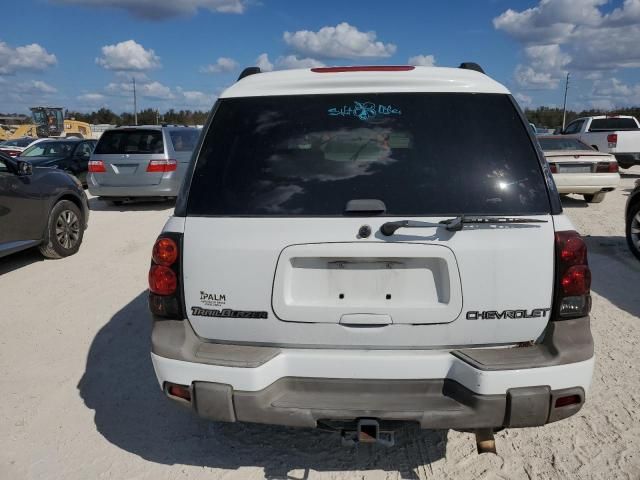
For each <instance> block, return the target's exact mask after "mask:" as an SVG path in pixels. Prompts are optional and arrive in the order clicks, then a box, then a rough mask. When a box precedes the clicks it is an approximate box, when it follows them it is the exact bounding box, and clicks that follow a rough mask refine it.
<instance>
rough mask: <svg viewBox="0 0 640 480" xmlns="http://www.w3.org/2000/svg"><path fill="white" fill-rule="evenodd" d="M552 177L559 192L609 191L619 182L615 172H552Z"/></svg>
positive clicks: (590, 192)
mask: <svg viewBox="0 0 640 480" xmlns="http://www.w3.org/2000/svg"><path fill="white" fill-rule="evenodd" d="M553 179H554V181H555V182H556V187H557V188H558V192H559V193H587V194H593V193H598V192H601V191H605V192H609V191H611V190H614V189H615V188H617V187H618V185H619V184H620V175H619V174H617V173H597V174H589V175H580V174H567V173H554V174H553Z"/></svg>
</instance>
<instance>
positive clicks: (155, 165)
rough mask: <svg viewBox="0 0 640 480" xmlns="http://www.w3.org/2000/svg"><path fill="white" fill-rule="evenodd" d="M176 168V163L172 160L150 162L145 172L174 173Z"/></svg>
mask: <svg viewBox="0 0 640 480" xmlns="http://www.w3.org/2000/svg"><path fill="white" fill-rule="evenodd" d="M177 168H178V162H177V161H176V160H173V159H169V160H166V159H165V160H151V161H150V162H149V165H147V172H175V171H176V169H177Z"/></svg>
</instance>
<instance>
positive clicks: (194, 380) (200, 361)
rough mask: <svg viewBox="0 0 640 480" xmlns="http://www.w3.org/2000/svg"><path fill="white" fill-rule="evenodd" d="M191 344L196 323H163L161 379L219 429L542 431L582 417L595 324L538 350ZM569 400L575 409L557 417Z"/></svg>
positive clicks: (156, 336) (557, 336)
mask: <svg viewBox="0 0 640 480" xmlns="http://www.w3.org/2000/svg"><path fill="white" fill-rule="evenodd" d="M557 325H561V326H560V327H558V326H557ZM189 332H190V333H189ZM192 334H193V332H192V330H191V328H190V327H189V325H188V322H174V321H158V322H156V323H155V325H154V330H153V337H152V344H153V353H152V355H151V357H152V361H153V365H154V369H155V372H156V375H157V377H158V381H159V382H160V385H161V387H162V388H163V389H164V390H165V391H166V390H167V385H168V384H178V385H186V386H189V388H190V389H191V393H192V401H191V402H190V403H189V402H186V401H182V400H177V401H180V402H182V403H184V404H186V405H190V406H191V407H192V408H193V409H194V410H195V411H196V412H197V413H198V414H199V415H200V416H202V417H205V418H209V419H212V420H218V421H246V422H258V423H268V424H278V425H291V426H310V427H312V426H316V425H317V422H318V421H319V420H344V421H348V420H353V419H356V418H360V417H375V418H379V419H383V420H402V421H415V422H418V423H420V425H421V426H422V427H423V428H460V429H469V428H483V427H501V426H509V427H526V426H536V425H544V424H545V423H549V422H552V421H556V420H560V419H562V418H566V417H568V416H570V415H572V414H574V413H576V412H577V411H578V410H579V409H580V408H581V406H582V405H583V403H584V400H585V392H586V391H587V390H588V388H589V385H590V382H591V376H592V372H593V366H594V359H593V343H592V339H591V334H590V331H589V320H588V318H585V319H579V320H571V321H567V322H562V323H560V324H555V325H552V326H550V329H549V331H548V332H547V337H546V338H545V341H544V342H543V343H542V344H540V345H536V346H532V347H523V348H499V349H498V348H496V349H467V350H454V351H424V350H423V351H415V350H395V351H390V350H326V349H325V350H322V349H293V348H287V349H281V348H273V347H253V346H238V345H222V344H211V343H204V342H202V341H200V340H199V339H197V337H195V335H193V337H192V336H191V335H192ZM170 357H178V358H170ZM568 395H576V396H577V397H575V398H576V399H577V402H576V403H573V404H572V405H568V406H565V407H560V408H555V407H554V405H555V399H556V398H558V397H561V396H568Z"/></svg>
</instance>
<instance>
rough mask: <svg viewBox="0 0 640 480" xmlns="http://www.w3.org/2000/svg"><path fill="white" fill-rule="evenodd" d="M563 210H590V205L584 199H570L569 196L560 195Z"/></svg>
mask: <svg viewBox="0 0 640 480" xmlns="http://www.w3.org/2000/svg"><path fill="white" fill-rule="evenodd" d="M560 200H561V201H562V207H563V208H588V207H589V204H588V203H587V202H585V200H584V198H582V197H570V196H569V195H560Z"/></svg>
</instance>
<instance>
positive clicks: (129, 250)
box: [0, 167, 640, 480]
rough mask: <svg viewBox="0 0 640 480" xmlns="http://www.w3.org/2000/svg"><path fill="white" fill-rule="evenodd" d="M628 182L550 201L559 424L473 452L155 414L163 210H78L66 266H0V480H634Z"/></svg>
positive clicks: (636, 434)
mask: <svg viewBox="0 0 640 480" xmlns="http://www.w3.org/2000/svg"><path fill="white" fill-rule="evenodd" d="M636 178H640V167H634V169H632V170H631V171H630V172H629V173H628V174H626V175H625V176H624V179H623V184H622V186H621V188H620V189H619V190H618V191H616V192H614V193H612V194H609V196H608V197H607V198H606V200H605V201H604V202H603V203H601V204H598V205H589V206H586V205H585V204H584V202H582V201H579V200H576V199H572V198H567V199H565V207H566V211H567V212H568V214H569V215H570V217H571V218H572V220H573V221H574V223H575V225H576V227H577V228H578V229H579V230H580V231H581V232H582V233H583V234H585V235H588V236H589V238H588V243H589V246H590V248H591V256H590V261H591V265H592V270H593V276H594V282H593V297H594V308H593V312H592V321H593V331H594V336H595V339H596V352H597V358H598V360H597V368H596V372H595V376H594V383H593V387H592V389H591V392H590V395H589V396H588V402H587V405H586V407H585V408H584V409H583V410H582V411H581V412H580V413H579V414H578V415H576V416H574V417H573V418H571V419H570V420H568V421H563V422H560V423H557V424H553V425H549V426H546V427H543V428H535V429H526V430H508V431H504V432H502V433H500V434H498V435H497V446H498V452H499V455H498V456H495V455H482V456H478V455H477V454H476V453H475V444H474V442H473V437H472V436H471V435H469V434H464V433H458V432H454V431H425V432H420V431H416V430H405V431H402V432H401V433H400V435H399V437H398V445H397V446H396V447H394V448H391V449H385V448H375V447H373V448H372V447H368V446H367V447H359V448H343V447H342V446H341V445H340V443H339V441H338V440H337V438H336V437H335V436H333V435H331V434H328V433H323V432H318V431H312V430H294V429H287V428H276V427H267V426H258V425H240V424H229V425H225V424H210V423H207V422H204V421H201V420H199V419H197V418H195V417H194V416H192V415H191V414H190V413H188V412H186V411H181V410H179V409H176V408H175V407H174V406H173V405H170V404H169V402H167V401H166V400H165V399H164V398H163V397H162V394H161V392H160V391H159V389H158V387H157V384H156V380H155V377H154V375H153V370H152V367H151V362H150V360H149V355H148V352H149V331H150V323H149V321H148V316H147V312H146V305H145V294H144V290H145V285H146V274H147V268H148V262H149V253H150V247H151V245H152V242H153V240H154V239H155V236H156V235H157V233H158V231H159V230H160V228H161V226H162V224H163V223H164V221H165V219H166V218H167V216H168V215H169V214H170V208H169V207H168V206H167V205H166V204H148V205H137V206H125V207H121V208H119V209H116V208H109V207H107V206H106V205H105V204H103V203H101V202H99V201H97V200H95V199H92V200H91V206H92V209H93V210H94V211H93V212H92V217H91V225H90V228H89V230H88V231H87V234H86V237H85V243H84V244H83V246H82V249H81V251H80V253H79V254H78V255H76V256H74V257H71V258H68V259H66V260H64V261H42V260H41V258H40V257H39V255H38V254H37V253H34V252H25V253H21V254H17V255H14V256H13V257H8V258H5V259H2V260H0V301H1V304H0V331H1V332H2V333H1V336H0V372H1V375H0V389H1V390H0V391H1V392H2V396H3V400H2V401H0V432H2V435H1V436H0V478H1V479H12V480H14V479H70V480H74V479H78V480H80V479H82V480H84V479H154V480H155V479H177V478H189V479H200V478H202V479H205V478H206V479H208V480H212V479H214V480H215V479H219V478H223V477H224V478H225V479H226V480H231V479H245V478H247V479H258V478H271V479H279V478H283V479H284V478H287V479H316V478H334V479H342V478H374V479H386V478H390V479H396V478H413V479H415V478H418V479H424V478H445V479H481V478H482V479H494V478H503V479H530V478H541V479H568V478H577V479H592V478H597V479H633V480H637V479H640V373H639V372H640V370H639V366H640V346H639V344H638V339H639V338H640V296H639V295H638V285H639V284H640V263H639V262H637V261H636V260H634V259H633V258H632V256H631V254H630V253H629V252H628V251H627V248H626V244H625V242H624V236H623V235H624V233H623V220H622V215H623V209H624V202H625V200H626V196H627V195H628V192H629V189H630V188H631V186H632V184H633V182H634V181H635V179H636Z"/></svg>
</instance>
